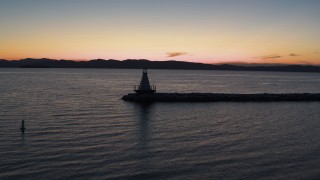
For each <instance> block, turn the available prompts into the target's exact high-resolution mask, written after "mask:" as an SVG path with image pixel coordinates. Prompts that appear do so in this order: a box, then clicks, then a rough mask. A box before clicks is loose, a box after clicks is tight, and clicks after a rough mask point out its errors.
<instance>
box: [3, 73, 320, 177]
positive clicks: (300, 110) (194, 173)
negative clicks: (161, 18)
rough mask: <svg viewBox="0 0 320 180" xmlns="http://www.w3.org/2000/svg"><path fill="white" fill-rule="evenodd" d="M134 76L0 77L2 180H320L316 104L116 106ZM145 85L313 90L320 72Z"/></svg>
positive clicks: (181, 77)
mask: <svg viewBox="0 0 320 180" xmlns="http://www.w3.org/2000/svg"><path fill="white" fill-rule="evenodd" d="M140 78H141V70H124V69H0V108H1V109H0V143H1V144H0V179H74V178H75V179H112V178H116V179H117V178H119V179H171V178H172V179H196V178H200V179H317V178H320V158H319V157H320V111H319V109H320V103H319V102H268V103H249V102H247V103H230V102H228V103H223V102H219V103H154V104H150V105H140V104H135V103H130V102H125V101H122V100H121V97H122V96H123V95H124V94H127V93H129V92H131V91H132V85H134V84H138V83H139V80H140ZM149 78H150V80H151V81H152V84H155V85H157V90H158V91H159V92H220V93H221V92H223V93H319V91H320V74H318V73H285V72H240V71H239V72H237V71H192V70H189V71H184V70H149ZM21 120H25V123H26V128H27V130H26V132H25V134H21V132H20V130H19V127H20V123H21Z"/></svg>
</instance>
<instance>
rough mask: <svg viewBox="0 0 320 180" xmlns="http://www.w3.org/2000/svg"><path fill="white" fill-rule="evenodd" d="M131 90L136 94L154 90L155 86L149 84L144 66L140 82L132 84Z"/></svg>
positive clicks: (149, 92)
mask: <svg viewBox="0 0 320 180" xmlns="http://www.w3.org/2000/svg"><path fill="white" fill-rule="evenodd" d="M133 90H134V91H135V92H136V93H138V94H153V93H155V92H156V86H151V85H150V82H149V78H148V71H147V69H146V68H144V69H143V72H142V78H141V81H140V84H139V85H135V86H133Z"/></svg>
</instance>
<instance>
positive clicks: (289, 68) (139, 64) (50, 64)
mask: <svg viewBox="0 0 320 180" xmlns="http://www.w3.org/2000/svg"><path fill="white" fill-rule="evenodd" d="M0 67H2V68H4V67H5V68H17V67H19V68H118V69H142V68H145V67H147V68H148V69H188V70H232V71H284V72H320V66H315V65H259V64H256V65H252V66H246V65H232V64H203V63H195V62H184V61H174V60H170V61H150V60H146V59H127V60H123V61H120V60H114V59H109V60H105V59H94V60H89V61H74V60H55V59H47V58H42V59H33V58H27V59H21V60H5V59H0Z"/></svg>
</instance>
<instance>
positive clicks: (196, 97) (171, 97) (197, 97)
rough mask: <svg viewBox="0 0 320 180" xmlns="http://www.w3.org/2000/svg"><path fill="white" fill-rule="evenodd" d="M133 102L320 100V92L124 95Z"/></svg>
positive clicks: (124, 97)
mask: <svg viewBox="0 0 320 180" xmlns="http://www.w3.org/2000/svg"><path fill="white" fill-rule="evenodd" d="M122 99H123V100H125V101H131V102H276V101H320V93H289V94H268V93H263V94H224V93H154V94H137V93H130V94H128V95H125V96H123V97H122Z"/></svg>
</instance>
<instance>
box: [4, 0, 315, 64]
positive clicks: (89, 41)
mask: <svg viewBox="0 0 320 180" xmlns="http://www.w3.org/2000/svg"><path fill="white" fill-rule="evenodd" d="M319 19H320V0H0V24H1V26H0V59H20V58H27V57H31V58H55V59H76V60H86V59H96V58H104V59H109V58H111V59H120V60H122V59H130V58H131V59H150V60H172V59H174V60H181V61H193V62H204V63H221V62H226V63H228V62H246V63H290V64H319V65H320V20H319Z"/></svg>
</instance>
